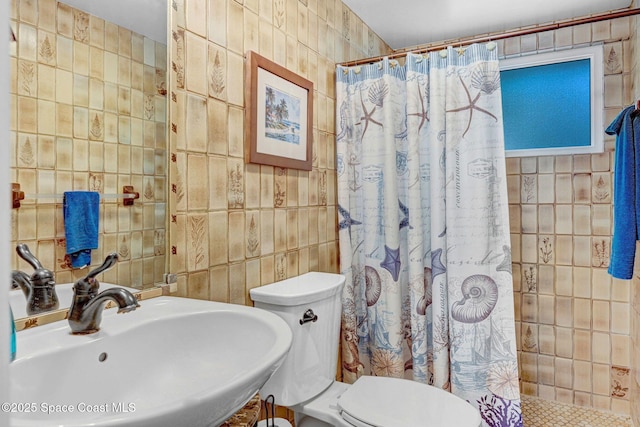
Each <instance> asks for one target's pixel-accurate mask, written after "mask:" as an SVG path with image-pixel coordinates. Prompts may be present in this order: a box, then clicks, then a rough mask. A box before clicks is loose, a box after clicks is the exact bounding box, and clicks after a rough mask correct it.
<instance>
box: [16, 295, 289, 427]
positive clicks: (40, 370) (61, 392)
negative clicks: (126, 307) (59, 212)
mask: <svg viewBox="0 0 640 427" xmlns="http://www.w3.org/2000/svg"><path fill="white" fill-rule="evenodd" d="M140 305H141V307H140V308H138V309H137V310H136V311H133V312H130V313H127V314H117V310H106V311H105V313H104V314H103V317H102V324H101V329H100V331H99V332H97V333H95V334H91V335H71V334H70V329H69V326H68V324H67V322H66V321H59V322H54V323H50V324H47V325H44V326H40V327H37V328H33V329H27V330H24V331H20V332H18V336H17V345H18V355H17V356H18V358H17V359H16V360H15V361H14V362H13V363H11V364H10V365H9V373H10V395H11V401H12V402H15V403H16V404H24V403H26V402H34V404H35V405H32V408H31V409H32V410H31V411H30V412H26V411H18V412H14V413H12V414H11V415H12V418H11V425H12V426H14V427H18V426H31V427H35V426H37V427H44V426H77V427H80V426H89V425H90V426H96V427H100V426H127V427H135V426H149V427H163V426H167V427H175V426H190V427H198V426H217V425H219V424H220V423H222V422H223V421H225V420H226V419H227V418H228V417H229V416H231V415H232V414H233V413H235V412H236V411H237V410H238V409H240V408H242V406H243V405H244V404H245V403H246V402H248V401H249V400H250V399H251V397H253V396H254V395H255V394H256V393H257V392H258V390H259V389H260V388H261V387H262V385H264V383H265V382H266V381H267V380H268V379H269V377H270V376H271V375H272V374H273V372H274V371H275V370H276V369H277V368H278V367H279V366H280V365H281V363H282V361H283V360H284V357H285V356H286V354H287V352H288V351H289V347H290V345H291V339H292V334H291V330H290V329H289V327H288V326H287V324H286V323H285V322H284V321H283V320H282V319H280V317H278V316H277V315H275V314H272V313H269V312H267V311H264V310H261V309H258V308H253V307H246V306H241V305H235V304H224V303H218V302H212V301H202V300H194V299H187V298H178V297H158V298H153V299H149V300H145V301H141V302H140ZM65 405H66V406H65ZM47 412H48V413H47Z"/></svg>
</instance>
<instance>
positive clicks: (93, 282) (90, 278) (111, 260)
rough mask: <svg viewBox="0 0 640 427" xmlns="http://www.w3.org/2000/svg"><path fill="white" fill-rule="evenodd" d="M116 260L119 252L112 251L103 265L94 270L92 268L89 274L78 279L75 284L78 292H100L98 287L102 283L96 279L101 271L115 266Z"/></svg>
mask: <svg viewBox="0 0 640 427" xmlns="http://www.w3.org/2000/svg"><path fill="white" fill-rule="evenodd" d="M116 262H118V254H117V253H115V252H114V253H110V254H109V255H107V257H106V258H105V259H104V262H103V263H102V265H101V266H100V267H98V268H96V269H94V270H91V271H90V272H89V274H87V275H86V276H85V277H84V278H82V279H80V280H78V281H77V282H76V283H75V285H74V289H75V291H76V292H80V293H85V294H86V293H97V292H98V288H99V287H100V283H99V282H98V280H97V279H96V276H97V275H98V274H100V273H102V272H103V271H106V270H108V269H110V268H111V267H113V266H114V265H116Z"/></svg>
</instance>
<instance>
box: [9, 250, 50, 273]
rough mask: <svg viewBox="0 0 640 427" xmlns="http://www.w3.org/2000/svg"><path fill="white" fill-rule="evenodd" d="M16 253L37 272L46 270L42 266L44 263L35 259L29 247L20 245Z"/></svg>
mask: <svg viewBox="0 0 640 427" xmlns="http://www.w3.org/2000/svg"><path fill="white" fill-rule="evenodd" d="M16 252H17V253H18V255H20V258H22V259H23V260H25V261H27V262H28V263H29V264H30V265H31V266H32V267H33V268H34V269H36V270H44V269H45V268H44V267H43V266H42V263H41V262H40V261H38V258H36V257H35V255H33V254H32V253H31V251H30V250H29V246H27V245H26V244H24V243H20V244H19V245H18V246H16Z"/></svg>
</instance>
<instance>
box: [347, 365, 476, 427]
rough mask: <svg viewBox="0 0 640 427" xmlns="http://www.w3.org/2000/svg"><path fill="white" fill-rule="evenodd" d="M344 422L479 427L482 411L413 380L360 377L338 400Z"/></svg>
mask: <svg viewBox="0 0 640 427" xmlns="http://www.w3.org/2000/svg"><path fill="white" fill-rule="evenodd" d="M338 407H339V408H340V411H341V415H342V418H343V419H344V420H345V421H347V422H349V423H350V424H352V425H354V426H356V427H407V426H416V427H418V426H425V425H429V427H450V426H454V425H455V426H460V427H478V426H480V423H481V419H480V414H479V413H478V411H477V410H476V409H475V408H474V407H472V406H471V405H470V404H469V403H467V402H465V401H464V400H462V399H461V398H459V397H457V396H454V395H453V394H451V393H449V392H447V391H444V390H441V389H439V388H436V387H432V386H428V385H426V384H421V383H418V382H415V381H411V380H405V379H399V378H386V377H372V376H363V377H360V378H359V379H358V380H357V381H356V382H355V383H353V384H352V385H351V387H349V389H348V390H346V391H345V392H344V393H343V394H342V396H340V398H339V399H338Z"/></svg>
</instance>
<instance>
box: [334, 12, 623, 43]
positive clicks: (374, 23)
mask: <svg viewBox="0 0 640 427" xmlns="http://www.w3.org/2000/svg"><path fill="white" fill-rule="evenodd" d="M342 1H343V2H344V3H345V4H346V5H347V6H348V7H349V8H351V10H353V12H354V13H355V14H356V15H358V16H359V17H360V18H361V19H362V20H363V21H364V22H365V23H366V24H367V25H368V26H369V28H371V29H372V30H373V31H374V32H375V33H376V34H378V35H379V36H380V37H381V38H382V39H383V40H384V41H385V42H386V43H387V44H388V45H389V46H390V47H391V48H392V49H401V48H406V47H412V46H416V45H422V44H427V43H432V42H439V41H444V40H449V39H456V38H460V37H470V36H475V35H480V34H485V33H493V32H498V31H507V30H511V29H514V28H518V27H523V26H529V25H535V24H546V23H550V22H553V21H556V20H564V19H569V18H576V17H582V16H586V15H590V14H594V13H602V12H608V11H610V10H618V9H626V8H628V7H629V6H630V4H631V1H632V0H342Z"/></svg>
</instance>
